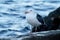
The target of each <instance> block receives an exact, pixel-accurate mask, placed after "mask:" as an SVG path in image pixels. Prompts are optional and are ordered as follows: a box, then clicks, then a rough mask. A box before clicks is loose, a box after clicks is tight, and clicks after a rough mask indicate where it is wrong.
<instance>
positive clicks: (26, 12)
mask: <svg viewBox="0 0 60 40" xmlns="http://www.w3.org/2000/svg"><path fill="white" fill-rule="evenodd" d="M32 12H33V11H32V10H27V11H25V14H29V13H32Z"/></svg>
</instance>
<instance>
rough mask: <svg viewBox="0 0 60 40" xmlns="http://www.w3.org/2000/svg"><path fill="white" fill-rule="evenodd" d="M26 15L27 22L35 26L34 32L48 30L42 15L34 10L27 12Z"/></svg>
mask: <svg viewBox="0 0 60 40" xmlns="http://www.w3.org/2000/svg"><path fill="white" fill-rule="evenodd" d="M25 14H26V20H27V22H28V23H29V24H31V25H32V26H33V28H32V32H39V31H44V30H46V25H45V23H44V20H43V18H42V16H41V15H39V14H38V13H36V12H34V11H32V10H28V11H26V12H25Z"/></svg>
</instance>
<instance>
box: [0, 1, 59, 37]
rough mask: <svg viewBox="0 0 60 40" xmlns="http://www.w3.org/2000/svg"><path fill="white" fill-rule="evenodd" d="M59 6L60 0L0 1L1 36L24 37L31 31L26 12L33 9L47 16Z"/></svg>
mask: <svg viewBox="0 0 60 40" xmlns="http://www.w3.org/2000/svg"><path fill="white" fill-rule="evenodd" d="M56 5H57V6H56ZM59 6H60V1H59V0H53V1H48V0H0V36H2V37H4V36H17V35H24V34H27V33H28V32H29V31H30V29H31V25H30V24H28V23H27V21H26V18H25V14H24V12H25V10H27V9H33V10H34V11H35V12H37V13H38V14H40V15H42V16H47V15H48V14H49V12H51V11H53V10H54V9H56V8H58V7H59Z"/></svg>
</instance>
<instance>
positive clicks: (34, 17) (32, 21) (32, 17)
mask: <svg viewBox="0 0 60 40" xmlns="http://www.w3.org/2000/svg"><path fill="white" fill-rule="evenodd" d="M26 19H27V21H28V23H29V24H31V25H32V26H36V27H37V26H39V25H41V23H40V22H39V21H38V20H37V14H36V13H29V14H26Z"/></svg>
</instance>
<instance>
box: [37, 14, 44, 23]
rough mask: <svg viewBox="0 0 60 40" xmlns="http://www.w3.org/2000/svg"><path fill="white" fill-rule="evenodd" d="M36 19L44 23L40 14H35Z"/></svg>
mask: <svg viewBox="0 0 60 40" xmlns="http://www.w3.org/2000/svg"><path fill="white" fill-rule="evenodd" d="M37 20H38V21H39V22H40V23H42V24H44V21H43V18H42V16H40V15H39V14H37Z"/></svg>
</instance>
